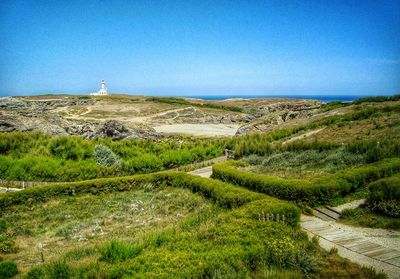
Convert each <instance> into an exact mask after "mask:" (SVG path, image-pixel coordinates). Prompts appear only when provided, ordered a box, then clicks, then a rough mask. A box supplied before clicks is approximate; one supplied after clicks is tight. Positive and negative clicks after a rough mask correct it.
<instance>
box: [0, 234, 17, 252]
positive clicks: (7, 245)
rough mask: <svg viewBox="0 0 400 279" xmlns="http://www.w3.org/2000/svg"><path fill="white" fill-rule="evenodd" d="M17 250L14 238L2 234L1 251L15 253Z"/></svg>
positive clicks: (0, 236)
mask: <svg viewBox="0 0 400 279" xmlns="http://www.w3.org/2000/svg"><path fill="white" fill-rule="evenodd" d="M16 250H17V248H16V247H15V243H14V240H13V239H12V238H11V237H10V236H8V235H0V253H13V252H15V251H16Z"/></svg>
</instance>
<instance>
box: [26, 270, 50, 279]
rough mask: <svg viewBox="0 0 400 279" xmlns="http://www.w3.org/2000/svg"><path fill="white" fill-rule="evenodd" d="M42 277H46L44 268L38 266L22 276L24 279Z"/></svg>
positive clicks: (38, 278) (41, 278) (40, 278)
mask: <svg viewBox="0 0 400 279" xmlns="http://www.w3.org/2000/svg"><path fill="white" fill-rule="evenodd" d="M43 278H46V273H45V270H44V269H43V268H40V267H33V268H32V269H31V270H29V271H28V272H27V273H26V274H25V276H24V279H43Z"/></svg>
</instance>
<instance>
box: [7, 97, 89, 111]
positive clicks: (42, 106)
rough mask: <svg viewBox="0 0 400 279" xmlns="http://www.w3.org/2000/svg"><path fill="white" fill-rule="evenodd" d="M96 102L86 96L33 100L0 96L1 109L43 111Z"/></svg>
mask: <svg viewBox="0 0 400 279" xmlns="http://www.w3.org/2000/svg"><path fill="white" fill-rule="evenodd" d="M95 103H96V100H95V99H91V98H84V97H65V98H57V99H44V100H43V99H40V100H32V99H27V98H24V97H4V98H0V109H4V110H41V111H43V110H52V109H55V108H59V107H67V106H78V105H94V104H95Z"/></svg>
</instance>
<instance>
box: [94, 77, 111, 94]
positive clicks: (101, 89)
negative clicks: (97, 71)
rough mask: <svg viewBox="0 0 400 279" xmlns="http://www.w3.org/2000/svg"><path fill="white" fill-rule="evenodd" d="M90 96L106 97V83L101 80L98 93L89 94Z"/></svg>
mask: <svg viewBox="0 0 400 279" xmlns="http://www.w3.org/2000/svg"><path fill="white" fill-rule="evenodd" d="M90 95H93V96H108V91H107V86H106V82H105V81H104V79H102V80H101V82H100V90H99V91H98V92H95V93H90Z"/></svg>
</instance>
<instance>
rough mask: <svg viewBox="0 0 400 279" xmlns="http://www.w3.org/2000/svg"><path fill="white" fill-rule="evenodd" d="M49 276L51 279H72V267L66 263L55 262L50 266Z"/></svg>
mask: <svg viewBox="0 0 400 279" xmlns="http://www.w3.org/2000/svg"><path fill="white" fill-rule="evenodd" d="M47 273H48V275H49V278H50V279H68V278H71V270H70V267H69V266H68V265H67V264H66V262H65V261H59V262H55V263H53V264H51V265H49V266H48V272H47Z"/></svg>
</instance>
